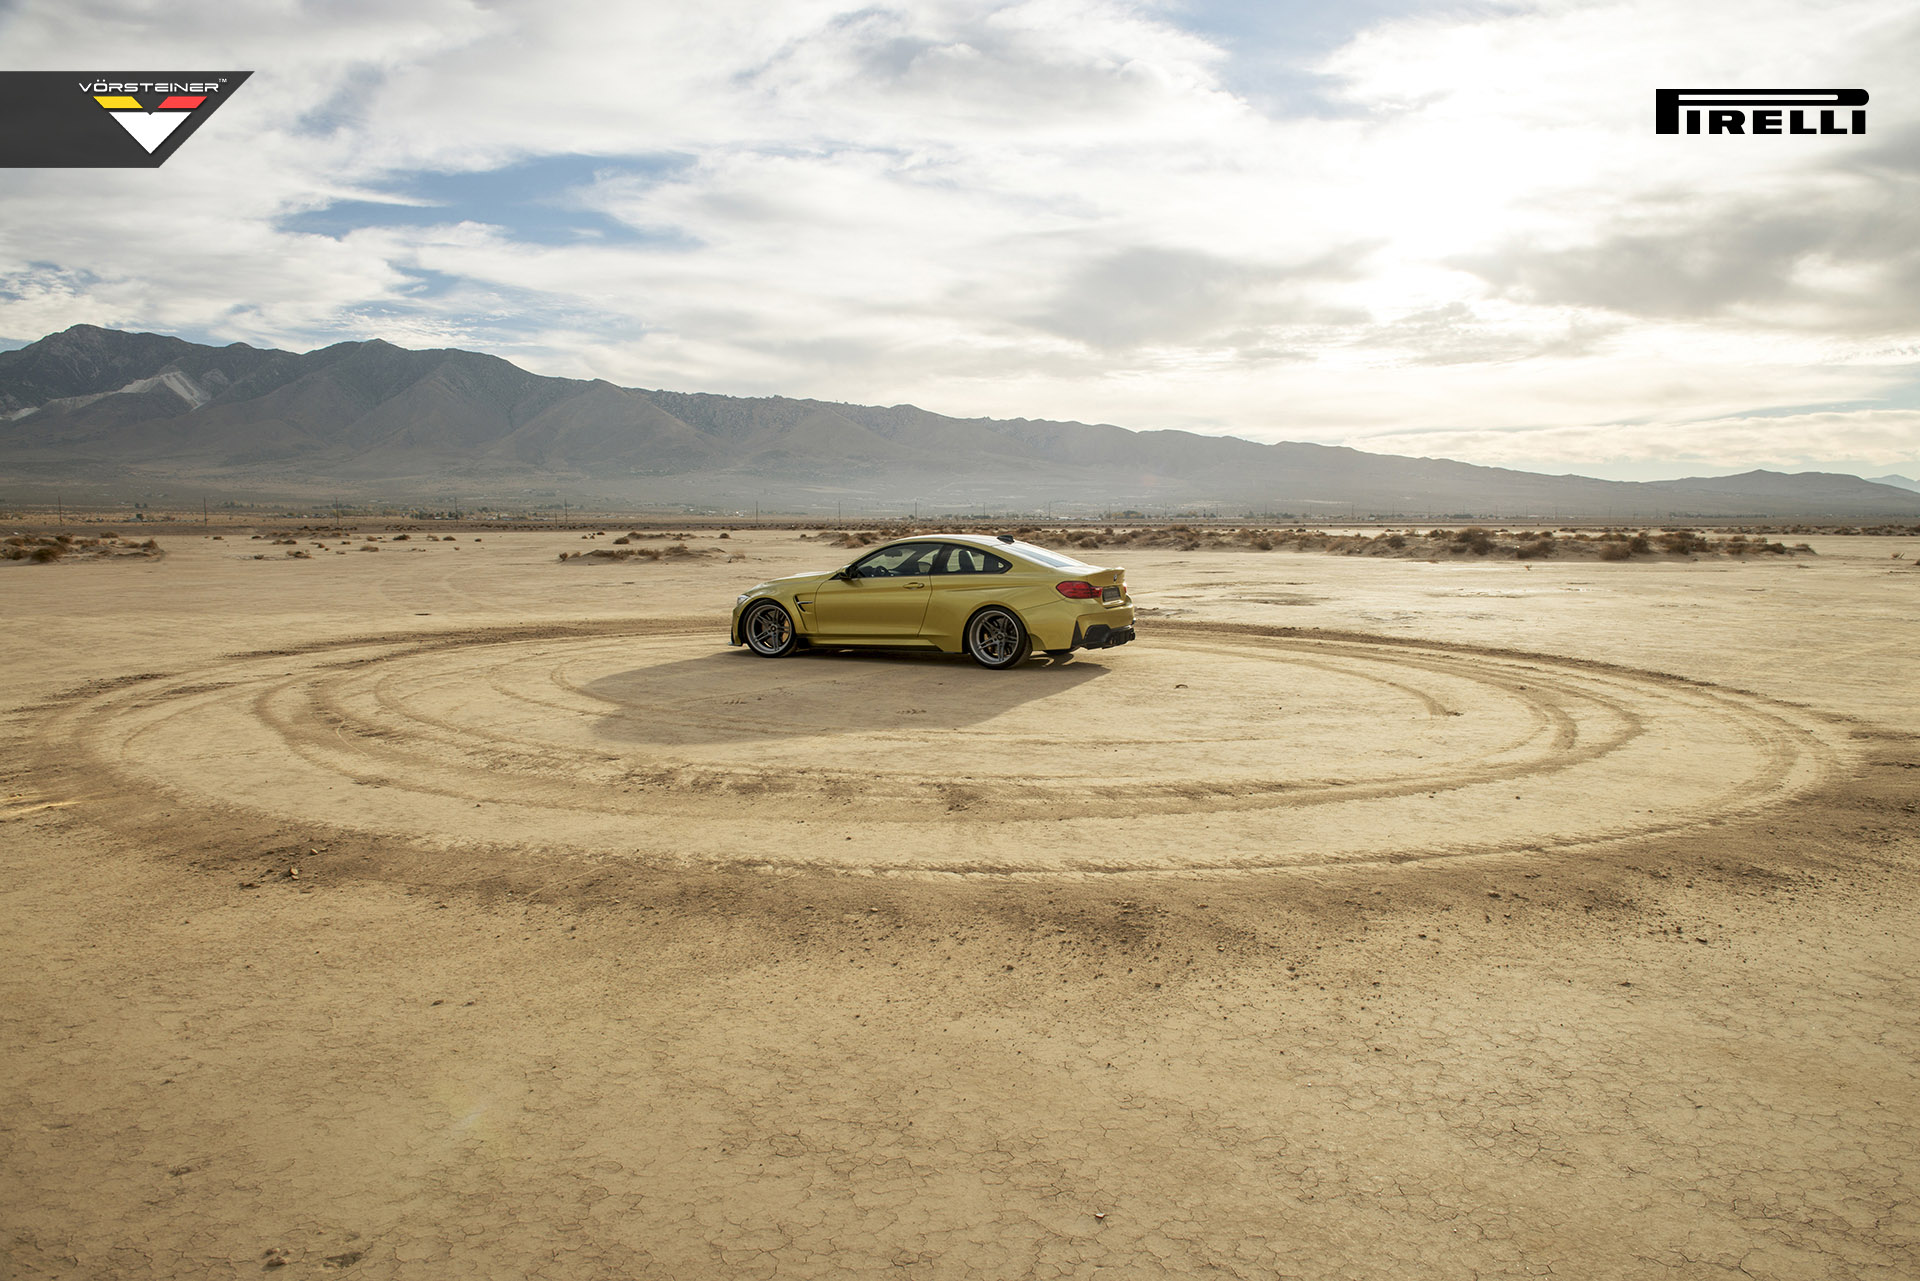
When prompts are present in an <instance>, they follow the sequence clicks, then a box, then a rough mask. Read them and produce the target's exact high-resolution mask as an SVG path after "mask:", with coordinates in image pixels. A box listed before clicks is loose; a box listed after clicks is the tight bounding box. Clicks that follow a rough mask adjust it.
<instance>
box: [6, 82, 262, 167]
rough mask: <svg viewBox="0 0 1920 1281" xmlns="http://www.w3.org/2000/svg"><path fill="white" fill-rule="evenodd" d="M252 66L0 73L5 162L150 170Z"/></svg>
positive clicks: (210, 112) (203, 120)
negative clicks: (202, 69)
mask: <svg viewBox="0 0 1920 1281" xmlns="http://www.w3.org/2000/svg"><path fill="white" fill-rule="evenodd" d="M252 74H253V73H252V72H251V71H133V72H126V71H116V72H107V73H103V72H99V71H0V167H4V168H10V169H75V168H108V169H129V168H145V169H153V168H158V167H159V166H161V165H163V164H165V163H166V162H167V157H169V156H171V155H172V154H173V153H174V152H176V151H178V150H179V149H180V147H181V145H182V144H183V143H185V142H186V140H187V139H188V138H190V137H192V136H193V132H194V130H196V129H198V128H199V127H200V126H201V125H203V124H205V123H206V122H207V118H208V117H209V116H211V115H213V113H214V112H215V111H217V110H219V108H220V104H221V103H223V102H225V101H226V100H227V98H228V96H229V95H231V94H232V93H233V91H234V90H235V89H238V88H239V87H240V86H241V85H242V84H244V83H245V82H246V79H247V77H248V76H250V75H252Z"/></svg>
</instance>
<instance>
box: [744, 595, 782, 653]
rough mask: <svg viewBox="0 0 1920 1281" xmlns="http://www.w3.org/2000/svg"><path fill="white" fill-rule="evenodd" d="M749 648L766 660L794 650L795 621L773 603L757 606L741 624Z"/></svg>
mask: <svg viewBox="0 0 1920 1281" xmlns="http://www.w3.org/2000/svg"><path fill="white" fill-rule="evenodd" d="M740 630H741V632H742V633H743V634H744V635H745V637H746V641H747V646H748V648H750V649H752V650H753V652H754V653H756V654H759V655H761V656H762V657H764V658H778V657H780V656H781V655H782V654H784V653H786V652H787V651H788V650H790V649H792V648H793V620H792V619H790V618H788V617H787V611H786V610H784V609H781V608H780V607H779V606H778V605H776V604H774V603H773V602H772V601H765V602H763V603H761V604H758V605H755V606H754V607H753V608H752V609H750V610H748V611H747V617H746V620H745V621H744V622H742V623H741V624H740Z"/></svg>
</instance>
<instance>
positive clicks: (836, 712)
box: [580, 649, 1107, 746]
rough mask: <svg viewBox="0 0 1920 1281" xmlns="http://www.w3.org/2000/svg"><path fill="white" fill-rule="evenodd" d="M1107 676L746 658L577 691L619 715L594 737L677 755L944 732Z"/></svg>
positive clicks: (709, 657) (606, 679) (858, 654)
mask: <svg viewBox="0 0 1920 1281" xmlns="http://www.w3.org/2000/svg"><path fill="white" fill-rule="evenodd" d="M1106 674H1107V668H1106V666H1105V665H1104V664H1103V663H1101V662H1098V661H1091V662H1090V661H1087V660H1084V659H1074V660H1071V661H1061V660H1056V659H1049V658H1044V657H1043V658H1036V659H1031V660H1029V661H1027V662H1025V663H1022V664H1021V665H1020V666H1019V667H1017V668H1015V669H1013V670H1011V671H998V672H995V671H988V670H987V669H985V668H983V667H980V666H978V665H976V664H975V663H974V662H973V661H972V660H970V659H967V658H965V657H962V656H959V655H952V654H917V653H908V652H891V651H855V652H846V651H842V652H839V653H821V652H801V653H798V654H793V655H790V656H789V657H787V658H779V659H765V658H760V657H758V656H756V655H754V654H752V653H750V652H748V651H747V650H745V649H739V650H732V651H728V652H725V653H715V654H706V655H702V656H701V657H699V658H687V659H680V660H678V661H675V662H669V663H660V664H657V665H653V666H648V667H638V668H634V669H631V670H629V671H623V672H616V673H613V674H611V675H608V676H603V677H601V678H600V679H598V680H595V681H591V682H588V683H587V684H585V685H582V686H580V689H581V692H583V693H585V694H588V695H590V696H592V697H593V698H596V699H599V700H601V701H603V702H605V703H608V704H610V705H611V706H612V708H613V709H614V710H611V711H609V712H608V713H607V715H606V716H605V717H604V718H603V719H602V721H601V722H600V724H599V725H598V726H596V732H598V733H599V734H601V735H602V736H604V737H606V738H609V739H612V740H614V741H616V742H621V743H646V744H652V745H655V746H676V745H683V744H693V743H730V742H749V741H752V740H754V739H766V738H769V737H783V738H784V737H799V736H805V735H814V734H857V733H868V732H872V731H875V730H901V731H907V732H928V731H931V732H938V731H941V730H953V729H961V728H964V727H966V726H970V725H978V724H980V723H981V722H983V721H988V720H991V719H993V718H994V717H996V716H999V715H1002V714H1003V713H1005V712H1008V711H1011V710H1013V709H1014V708H1016V707H1020V706H1023V705H1025V704H1028V703H1032V702H1035V701H1037V700H1041V699H1046V698H1051V697H1054V696H1057V695H1060V694H1064V693H1066V692H1068V691H1070V690H1074V689H1078V688H1079V687H1081V686H1083V685H1085V684H1087V683H1088V682H1089V681H1096V680H1099V679H1100V678H1101V677H1102V676H1105V675H1106Z"/></svg>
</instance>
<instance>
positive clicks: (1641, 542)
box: [1627, 530, 1653, 556]
mask: <svg viewBox="0 0 1920 1281" xmlns="http://www.w3.org/2000/svg"><path fill="white" fill-rule="evenodd" d="M1652 550H1653V544H1652V543H1650V542H1648V541H1647V535H1646V532H1645V531H1644V530H1643V531H1642V532H1640V533H1638V534H1635V535H1634V536H1633V537H1632V538H1629V539H1628V540H1627V554H1628V555H1630V556H1644V555H1646V554H1647V553H1648V552H1650V551H1652Z"/></svg>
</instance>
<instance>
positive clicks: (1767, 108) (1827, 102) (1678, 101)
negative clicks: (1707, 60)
mask: <svg viewBox="0 0 1920 1281" xmlns="http://www.w3.org/2000/svg"><path fill="white" fill-rule="evenodd" d="M1866 105H1867V91H1866V90H1865V89H1655V90H1654V91H1653V131H1654V132H1655V133H1680V132H1682V122H1683V121H1684V124H1685V132H1687V133H1703V132H1704V133H1741V134H1745V133H1782V134H1786V133H1813V134H1849V133H1865V132H1866V131H1867V113H1866V112H1865V111H1862V110H1859V108H1862V107H1865V106H1866ZM1842 107H1849V108H1853V110H1849V111H1845V112H1843V111H1841V110H1840V108H1842ZM1843 117H1844V119H1843ZM1703 126H1704V127H1703Z"/></svg>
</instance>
